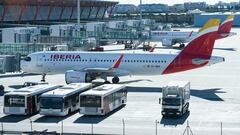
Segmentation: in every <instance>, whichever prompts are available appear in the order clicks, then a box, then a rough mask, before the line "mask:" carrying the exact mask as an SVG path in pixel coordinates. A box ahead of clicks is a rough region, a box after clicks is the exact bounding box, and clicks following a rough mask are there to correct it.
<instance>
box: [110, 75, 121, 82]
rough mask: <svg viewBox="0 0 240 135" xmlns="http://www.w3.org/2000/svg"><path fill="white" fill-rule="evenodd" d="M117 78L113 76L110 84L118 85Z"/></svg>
mask: <svg viewBox="0 0 240 135" xmlns="http://www.w3.org/2000/svg"><path fill="white" fill-rule="evenodd" d="M119 80H120V79H119V78H118V77H117V76H115V77H113V79H112V83H113V84H117V83H119Z"/></svg>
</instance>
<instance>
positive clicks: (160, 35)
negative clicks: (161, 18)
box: [150, 15, 236, 48]
mask: <svg viewBox="0 0 240 135" xmlns="http://www.w3.org/2000/svg"><path fill="white" fill-rule="evenodd" d="M233 20H234V15H229V16H228V17H227V18H226V20H225V21H223V22H222V23H221V25H220V27H219V32H221V33H222V36H223V37H227V36H232V35H236V33H233V32H230V31H231V28H232V22H233ZM197 34H198V32H194V31H191V32H185V31H151V33H150V37H151V38H150V40H151V41H155V42H158V41H159V42H162V46H173V45H175V44H177V43H179V44H180V46H179V47H180V48H183V47H184V46H185V44H184V43H187V42H189V41H191V40H192V39H193V38H194V37H195V36H196V35H197ZM222 36H220V37H219V39H221V37H222Z"/></svg>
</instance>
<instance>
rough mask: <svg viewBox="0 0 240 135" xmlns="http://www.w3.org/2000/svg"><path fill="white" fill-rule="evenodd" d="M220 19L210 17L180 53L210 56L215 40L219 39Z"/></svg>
mask: <svg viewBox="0 0 240 135" xmlns="http://www.w3.org/2000/svg"><path fill="white" fill-rule="evenodd" d="M219 24H220V20H219V19H210V20H209V21H208V22H207V23H206V24H205V25H204V26H203V27H202V28H201V29H200V30H199V33H198V35H196V37H195V38H194V39H192V41H190V43H189V44H188V45H187V46H186V47H185V48H184V49H183V50H182V51H181V53H180V55H183V54H188V55H189V54H191V55H195V56H196V55H204V56H208V57H210V56H211V54H212V50H213V46H214V42H215V40H216V39H217V38H216V35H217V32H218V28H219Z"/></svg>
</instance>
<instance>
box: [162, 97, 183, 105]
mask: <svg viewBox="0 0 240 135" xmlns="http://www.w3.org/2000/svg"><path fill="white" fill-rule="evenodd" d="M162 104H163V105H172V106H179V105H180V98H163V100H162Z"/></svg>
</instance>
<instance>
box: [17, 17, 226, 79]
mask: <svg viewBox="0 0 240 135" xmlns="http://www.w3.org/2000/svg"><path fill="white" fill-rule="evenodd" d="M219 24H220V20H218V19H212V20H209V21H208V22H207V23H206V24H205V25H204V27H203V28H202V29H201V30H200V31H199V33H198V35H197V36H196V37H195V38H194V39H192V41H191V42H190V43H189V44H188V45H187V46H186V47H185V48H184V49H183V50H182V51H181V52H180V53H179V54H159V53H149V52H141V53H129V52H128V53H127V52H124V53H123V52H77V51H75V52H74V51H69V52H60V51H46V52H36V53H32V54H30V55H28V56H27V57H26V58H25V59H24V60H22V61H21V68H22V70H23V71H25V72H29V73H37V74H42V75H43V78H42V79H43V81H44V80H45V75H46V74H58V73H65V80H66V83H73V82H91V81H92V80H94V79H96V78H102V79H104V80H105V81H106V83H110V82H109V81H107V77H109V76H111V77H113V79H112V82H113V83H118V82H119V77H120V76H126V75H163V74H170V73H176V72H181V71H186V70H191V69H196V68H200V67H203V66H206V65H212V64H215V63H219V62H223V61H224V58H223V57H218V56H211V54H212V50H213V46H214V43H215V40H217V38H218V37H219V32H218V28H219Z"/></svg>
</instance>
